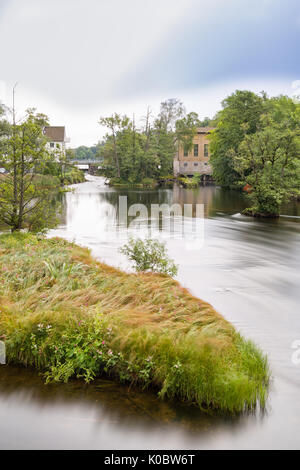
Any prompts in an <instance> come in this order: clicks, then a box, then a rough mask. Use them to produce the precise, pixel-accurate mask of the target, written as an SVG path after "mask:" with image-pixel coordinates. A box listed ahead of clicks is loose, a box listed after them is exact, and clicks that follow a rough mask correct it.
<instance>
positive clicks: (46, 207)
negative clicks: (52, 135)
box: [0, 109, 57, 231]
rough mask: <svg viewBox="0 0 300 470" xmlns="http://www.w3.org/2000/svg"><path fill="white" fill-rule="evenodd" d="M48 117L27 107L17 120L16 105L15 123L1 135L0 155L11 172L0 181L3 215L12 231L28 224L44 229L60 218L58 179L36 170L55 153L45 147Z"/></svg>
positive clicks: (0, 211)
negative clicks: (57, 191) (25, 112)
mask: <svg viewBox="0 0 300 470" xmlns="http://www.w3.org/2000/svg"><path fill="white" fill-rule="evenodd" d="M47 120H48V119H47V117H46V116H45V115H43V114H39V113H36V112H35V110H34V109H29V110H28V111H27V114H26V117H25V118H24V119H23V120H22V121H21V122H20V123H18V124H16V120H15V112H14V109H13V123H12V125H10V126H9V127H8V128H7V131H6V133H5V135H4V136H2V138H1V154H2V155H1V157H0V160H2V162H3V166H4V167H5V169H6V170H7V172H8V174H7V175H5V176H4V177H3V178H2V179H1V183H0V219H1V221H2V222H4V223H5V224H7V225H8V226H9V227H10V228H11V230H12V231H16V230H21V229H23V228H28V229H29V230H33V231H41V230H43V229H44V228H46V227H51V226H54V225H55V223H56V221H57V217H56V214H57V204H56V203H55V201H54V199H53V195H54V191H55V189H56V185H55V182H53V180H51V179H49V177H46V176H42V175H40V174H37V170H39V171H40V170H41V169H42V168H43V167H44V166H45V164H46V162H48V161H51V159H53V158H54V157H53V155H52V154H51V153H48V151H47V149H46V143H47V140H46V138H45V136H44V135H43V128H44V126H45V125H46V124H47Z"/></svg>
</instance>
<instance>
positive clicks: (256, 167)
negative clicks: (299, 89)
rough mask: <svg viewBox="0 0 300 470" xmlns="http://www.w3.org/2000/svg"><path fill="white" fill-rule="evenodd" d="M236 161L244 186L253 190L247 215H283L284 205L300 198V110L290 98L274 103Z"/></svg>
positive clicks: (236, 167) (236, 154) (243, 146)
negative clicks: (297, 197)
mask: <svg viewBox="0 0 300 470" xmlns="http://www.w3.org/2000/svg"><path fill="white" fill-rule="evenodd" d="M274 105H275V106H274ZM280 105H283V109H281V110H280V107H281V106H280ZM274 118H275V119H274ZM232 157H233V162H234V169H235V170H236V171H237V172H238V173H239V174H240V179H241V182H242V184H243V185H244V184H247V185H248V188H249V189H250V192H249V196H248V197H249V199H250V201H251V207H250V208H249V209H247V210H246V212H248V213H250V214H251V215H259V216H277V215H279V212H280V206H281V204H282V203H283V202H284V201H286V200H287V199H289V198H290V197H291V196H299V195H300V106H299V105H297V104H295V103H293V102H292V100H290V99H289V98H288V99H282V98H280V99H278V100H273V101H272V103H271V110H270V112H269V114H265V115H263V116H262V118H261V120H260V125H259V129H258V131H257V132H256V133H255V134H250V135H246V136H245V138H244V140H243V142H242V143H241V144H240V146H239V149H238V151H237V152H233V155H232Z"/></svg>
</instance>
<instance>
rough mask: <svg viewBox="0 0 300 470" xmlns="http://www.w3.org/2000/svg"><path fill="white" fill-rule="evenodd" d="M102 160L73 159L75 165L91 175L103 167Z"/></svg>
mask: <svg viewBox="0 0 300 470" xmlns="http://www.w3.org/2000/svg"><path fill="white" fill-rule="evenodd" d="M102 162H103V160H72V163H73V165H74V166H76V167H77V168H78V169H79V170H82V171H86V172H88V173H90V175H93V174H95V173H96V171H97V170H99V169H100V168H101V167H102Z"/></svg>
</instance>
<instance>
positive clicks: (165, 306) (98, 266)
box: [0, 233, 269, 413]
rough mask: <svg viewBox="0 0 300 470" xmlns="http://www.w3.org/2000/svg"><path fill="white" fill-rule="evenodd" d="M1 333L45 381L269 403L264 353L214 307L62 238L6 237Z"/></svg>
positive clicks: (221, 404)
mask: <svg viewBox="0 0 300 470" xmlns="http://www.w3.org/2000/svg"><path fill="white" fill-rule="evenodd" d="M0 339H2V340H5V343H6V348H7V358H8V361H9V362H10V363H17V364H23V365H25V366H34V367H36V368H37V369H39V370H41V371H43V372H44V373H45V377H46V380H47V381H67V380H68V379H69V378H71V377H73V376H76V377H84V379H85V380H86V381H90V380H92V379H93V378H94V377H96V376H100V375H101V374H106V375H110V376H112V377H113V378H115V379H116V380H119V381H122V382H128V383H132V384H136V385H139V386H141V387H153V388H155V389H157V390H158V391H159V395H160V396H161V397H167V398H177V399H180V400H182V401H186V402H189V403H195V404H197V405H198V406H199V407H201V408H203V409H215V410H219V411H222V412H231V413H237V412H242V411H245V410H251V409H254V408H255V407H256V406H257V404H258V403H259V404H260V405H261V406H262V407H264V405H265V401H266V396H267V387H268V382H269V369H268V363H267V359H266V357H265V356H264V355H263V354H262V353H261V351H259V349H258V348H257V347H256V346H255V345H254V344H253V343H252V342H250V341H246V340H245V339H243V338H242V337H241V336H240V335H239V334H238V333H237V332H236V331H235V329H234V328H233V326H232V325H231V324H230V323H228V322H227V321H226V320H225V319H224V318H223V317H222V316H221V315H219V314H218V313H217V312H216V311H215V310H214V309H213V308H212V307H211V306H210V305H209V304H207V303H206V302H203V301H201V300H199V299H197V298H195V297H193V296H192V295H191V294H190V293H189V292H188V291H187V290H186V289H183V288H182V287H181V286H180V285H179V284H178V282H176V281H174V280H173V279H171V278H170V277H168V276H164V275H158V274H127V273H124V272H122V271H120V270H117V269H114V268H112V267H110V266H107V265H105V264H102V263H99V262H97V261H96V260H94V259H93V258H92V257H91V255H90V252H89V250H88V249H85V248H81V247H78V246H76V245H74V244H71V243H68V242H66V241H64V240H61V239H50V240H48V239H43V238H40V239H39V238H38V237H36V236H33V235H29V234H23V233H21V234H14V235H2V236H0Z"/></svg>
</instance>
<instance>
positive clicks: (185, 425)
mask: <svg viewBox="0 0 300 470" xmlns="http://www.w3.org/2000/svg"><path fill="white" fill-rule="evenodd" d="M87 178H88V181H87V182H86V183H83V184H80V185H76V186H75V187H74V192H70V193H67V194H66V196H65V198H64V212H63V218H62V223H61V225H60V226H59V227H58V228H57V229H55V230H52V231H51V233H50V235H51V236H62V237H64V238H66V239H68V240H74V241H75V242H76V243H78V244H81V245H84V246H88V247H89V248H91V250H92V253H93V255H94V256H96V257H97V258H98V259H100V260H102V261H105V262H107V263H109V264H112V265H114V266H119V267H121V268H123V269H130V266H129V265H128V262H127V261H126V259H125V258H124V257H123V256H122V255H121V254H120V253H119V251H118V248H119V247H120V246H122V245H123V244H124V243H125V241H126V240H127V239H128V236H129V235H130V234H132V235H141V236H144V235H145V233H148V232H147V231H149V227H150V225H151V223H152V225H151V228H152V232H151V234H152V236H157V237H159V238H161V239H163V240H165V241H166V243H167V247H168V251H169V254H170V256H171V257H172V258H174V259H175V261H176V263H177V264H178V265H179V273H178V280H179V281H180V282H181V283H182V284H183V285H184V286H185V287H187V288H188V289H190V291H191V292H192V293H193V294H195V295H196V296H198V297H200V298H202V299H204V300H206V301H208V302H210V303H211V304H212V305H213V306H214V307H215V308H216V309H217V310H218V311H219V312H220V313H222V315H223V316H225V317H226V319H228V320H229V321H231V322H232V323H233V324H234V325H235V327H236V328H237V329H238V330H239V331H241V333H242V334H243V335H244V336H246V337H248V338H251V339H253V340H254V341H255V342H256V343H257V344H258V345H259V346H260V347H261V348H262V349H263V351H264V352H265V353H267V354H268V356H269V360H270V364H271V368H272V384H271V389H270V395H269V400H268V405H267V410H266V412H264V413H261V412H260V411H259V410H258V411H257V412H256V413H254V414H251V415H244V416H240V417H235V418H230V419H229V418H222V417H216V416H209V415H205V414H203V413H201V412H200V411H198V410H196V409H194V408H193V407H189V406H184V405H180V404H178V403H174V402H173V403H172V402H162V401H160V400H158V399H157V397H156V396H155V395H154V394H152V393H149V392H140V391H139V390H135V389H131V390H129V389H128V387H126V386H121V385H118V384H115V383H113V382H111V381H109V380H97V381H96V382H94V383H93V384H90V385H85V384H84V383H82V382H80V381H76V380H75V381H71V382H70V383H69V384H56V385H53V384H52V385H47V386H45V385H44V383H43V381H42V378H41V377H39V375H38V374H37V373H36V372H34V371H28V370H22V369H16V368H11V367H7V366H0V448H6V449H9V448H12V449H14V448H25V449H31V448H34V449H37V448H39V449H46V448H47V449H65V448H67V449H73V448H77V449H138V448H140V449H185V448H186V449H224V448H225V449H252V448H256V449H259V448H268V449H269V448H274V449H278V448H283V449H288V448H296V449H299V448H300V435H299V424H300V401H299V396H300V364H299V365H297V363H296V361H293V360H292V355H293V353H294V352H295V350H294V349H293V348H292V345H293V343H294V342H295V341H296V340H299V341H300V312H299V303H300V302H299V301H300V283H299V281H300V274H299V273H300V269H299V268H300V203H297V202H294V203H291V204H289V205H287V206H285V207H284V208H283V210H282V216H281V217H280V218H279V219H278V220H258V219H252V218H248V217H245V216H242V215H240V212H241V210H242V209H243V208H244V207H245V201H244V199H243V196H242V195H240V194H239V193H237V192H235V191H225V190H222V189H220V188H218V187H215V186H206V187H200V188H198V189H195V190H186V189H183V188H179V187H174V188H173V189H159V190H143V191H141V190H114V189H111V188H108V187H107V186H105V184H104V180H103V179H102V178H97V177H92V176H88V177H87ZM121 195H122V196H127V197H128V207H130V206H131V205H132V204H143V205H145V207H146V208H148V209H149V214H150V205H151V204H163V203H165V204H168V205H171V204H173V203H177V204H180V206H183V205H184V204H193V207H195V205H196V204H199V205H201V204H204V224H202V221H203V219H201V221H200V220H198V222H201V223H200V224H199V226H198V225H196V228H195V218H190V217H185V218H183V219H182V218H180V217H177V218H175V222H174V224H173V223H171V225H170V227H167V226H166V227H159V226H157V223H156V225H155V223H153V220H150V221H149V219H147V218H146V217H145V214H142V215H143V217H142V218H141V219H140V220H139V223H137V222H136V221H135V222H134V218H133V217H129V219H128V220H127V221H126V223H125V224H124V220H123V222H122V223H121V221H120V219H119V218H118V202H119V196H121ZM201 207H202V206H201ZM194 215H195V214H194ZM170 220H171V219H170ZM154 222H155V221H154ZM156 222H157V221H156ZM127 224H130V226H129V227H126V225H127ZM183 225H184V230H183V229H182V227H183ZM195 230H200V232H196V235H195ZM203 230H204V231H203ZM199 234H200V235H201V237H200V238H201V240H202V238H203V243H200V244H197V243H196V242H197V241H199V240H197V235H199ZM299 344H300V343H299Z"/></svg>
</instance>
